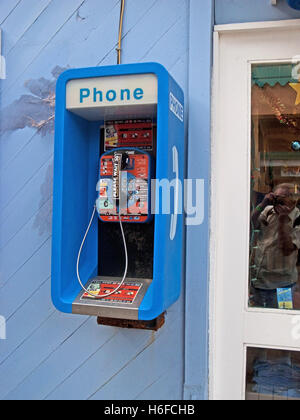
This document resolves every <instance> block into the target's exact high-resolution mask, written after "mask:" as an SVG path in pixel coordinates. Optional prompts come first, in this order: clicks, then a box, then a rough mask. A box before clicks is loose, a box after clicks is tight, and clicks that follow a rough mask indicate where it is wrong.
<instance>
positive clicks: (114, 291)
mask: <svg viewBox="0 0 300 420" xmlns="http://www.w3.org/2000/svg"><path fill="white" fill-rule="evenodd" d="M95 214H96V205H94V211H93V214H92V217H91V220H90V223H89V225H88V228H87V230H86V232H85V235H84V237H83V240H82V242H81V246H80V249H79V252H78V257H77V264H76V272H77V279H78V281H79V284H80V286H81V287H82V290H84V291H85V292H86V293H87V294H88V295H90V296H92V297H93V298H94V299H103V298H106V297H108V296H111V295H114V294H115V293H117V292H118V291H119V290H120V289H121V287H122V286H123V284H124V282H125V279H126V277H127V271H128V252H127V244H126V238H125V234H124V229H123V224H122V220H121V214H119V221H120V228H121V233H122V238H123V244H124V251H125V271H124V275H123V278H122V281H121V283H120V284H119V285H118V286H117V287H116V288H115V289H114V290H113V291H112V292H110V293H107V294H105V295H98V296H97V295H95V294H93V293H91V292H90V291H89V290H87V289H86V288H85V287H84V285H83V284H82V281H81V278H80V274H79V263H80V257H81V252H82V248H83V246H84V244H85V241H86V238H87V235H88V233H89V231H90V228H91V226H92V222H93V220H94V217H95Z"/></svg>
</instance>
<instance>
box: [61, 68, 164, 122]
mask: <svg viewBox="0 0 300 420" xmlns="http://www.w3.org/2000/svg"><path fill="white" fill-rule="evenodd" d="M157 98H158V82H157V76H155V75H154V74H134V75H126V76H110V77H95V78H87V79H74V80H70V81H69V82H68V83H67V89H66V106H67V109H68V110H70V111H73V112H75V113H78V114H79V115H80V114H82V113H80V112H76V111H78V110H79V111H80V110H91V111H93V110H97V109H101V108H112V107H119V108H120V107H124V106H128V105H135V106H136V105H157ZM85 114H86V115H87V113H85Z"/></svg>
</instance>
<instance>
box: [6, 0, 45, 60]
mask: <svg viewBox="0 0 300 420" xmlns="http://www.w3.org/2000/svg"><path fill="white" fill-rule="evenodd" d="M51 1H52V0H39V1H36V0H27V2H24V1H22V2H20V3H19V4H18V5H17V7H16V8H15V9H14V10H13V11H12V12H11V14H10V15H9V16H8V17H7V19H6V20H5V22H4V23H3V24H2V25H1V29H2V31H3V34H4V37H5V42H4V44H3V46H4V48H3V52H2V55H4V56H7V54H8V53H9V51H10V50H11V49H12V48H13V46H14V45H15V44H16V43H17V41H18V40H19V39H20V38H21V37H22V35H23V34H24V33H25V32H26V30H27V29H28V28H29V27H30V26H31V25H32V23H33V22H34V21H35V20H36V19H38V17H39V16H40V14H41V13H43V11H44V10H45V9H46V8H47V6H48V5H49V4H50V2H51ZM7 3H9V1H8V2H7ZM1 7H2V6H1Z"/></svg>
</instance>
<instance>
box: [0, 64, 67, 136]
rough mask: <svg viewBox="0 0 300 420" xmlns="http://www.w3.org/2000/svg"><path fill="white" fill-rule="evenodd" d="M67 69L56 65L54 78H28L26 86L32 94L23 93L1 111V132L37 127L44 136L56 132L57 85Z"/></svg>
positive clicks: (53, 73) (53, 72)
mask: <svg viewBox="0 0 300 420" xmlns="http://www.w3.org/2000/svg"><path fill="white" fill-rule="evenodd" d="M65 70H67V68H62V67H59V66H56V67H55V68H54V69H53V70H52V72H51V74H52V75H53V80H47V79H45V78H44V77H41V78H40V79H37V80H28V81H27V82H26V83H25V85H24V86H25V87H26V89H27V90H29V92H30V93H31V95H29V94H28V95H22V96H21V97H20V98H19V99H17V100H16V101H14V102H13V103H12V104H10V105H9V106H7V107H5V108H4V109H3V110H2V111H1V129H0V132H1V133H5V132H9V131H15V130H21V129H23V128H25V127H32V128H35V129H36V130H37V131H38V132H39V133H40V134H41V135H42V136H45V135H46V134H50V133H54V117H55V87H56V81H57V78H58V77H59V75H60V74H61V73H62V72H63V71H65Z"/></svg>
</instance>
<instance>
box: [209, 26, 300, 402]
mask: <svg viewBox="0 0 300 420" xmlns="http://www.w3.org/2000/svg"><path fill="white" fill-rule="evenodd" d="M293 29H296V30H298V29H300V20H298V19H297V20H287V21H276V22H255V23H246V24H233V25H218V26H215V32H214V70H213V95H212V181H211V246H210V255H211V259H210V375H209V378H210V380H209V382H210V383H209V392H210V399H216V398H219V393H218V392H217V381H218V379H217V378H218V372H217V371H216V365H217V352H218V351H220V349H219V348H217V346H219V345H216V343H217V325H218V319H219V318H218V316H219V317H220V314H218V311H217V309H218V304H219V301H220V299H221V298H222V296H221V295H222V287H223V286H224V284H222V282H221V279H222V275H223V273H222V270H221V271H220V268H219V267H218V262H219V261H220V258H221V259H222V253H223V250H222V245H220V242H222V241H220V234H222V228H221V229H220V228H219V225H220V223H219V222H220V209H218V206H219V204H218V205H217V200H220V198H222V192H220V185H219V184H220V179H221V174H220V172H222V168H220V166H221V165H220V159H222V149H221V133H220V121H221V118H222V112H221V111H222V109H221V105H220V95H221V94H220V85H219V76H220V72H221V70H222V69H221V63H220V60H219V57H220V43H221V37H222V36H223V35H225V36H226V34H229V33H234V34H236V35H237V36H238V34H239V33H245V32H248V33H253V31H256V32H257V31H261V33H264V32H265V31H276V33H277V31H287V30H293ZM299 53H300V45H299ZM266 61H268V60H267V59H266V60H265V62H266ZM270 61H271V60H270ZM276 61H277V62H279V61H280V57H278V60H276ZM252 62H253V60H252ZM249 70H250V65H249ZM250 85H251V77H249V90H250ZM250 107H251V95H249V103H248V116H247V118H248V120H249V121H248V122H249V124H248V139H247V141H248V145H247V147H248V153H249V156H250V145H251V124H250V119H251V112H250V109H251V108H250ZM244 111H245V110H244ZM243 124H245V121H244V122H243ZM248 160H249V165H248V167H247V168H245V170H247V171H248V175H249V177H250V159H248ZM242 176H246V175H245V172H244V175H242ZM244 179H245V178H244ZM249 192H250V182H249V191H247V192H246V193H247V194H249ZM244 194H245V192H244ZM248 196H249V197H250V194H249V195H248ZM242 200H244V201H245V196H244V198H243V199H242ZM248 203H249V201H248ZM248 208H249V205H248ZM244 210H245V211H246V212H247V213H248V214H247V217H248V220H249V219H250V212H249V210H248V209H246V207H245V209H244ZM241 211H243V209H242V210H241ZM248 230H249V228H248V226H245V229H244V231H243V232H241V235H246V236H247V241H248V239H249V238H248V236H249V235H248V232H247V231H248ZM245 255H246V254H245ZM245 255H244V256H243V258H242V259H244V260H243V261H242V262H241V263H240V267H241V266H243V269H242V270H243V272H244V273H245V276H247V277H248V261H247V262H245V258H246V256H245ZM221 265H222V261H221ZM244 268H245V270H244ZM246 270H247V272H246ZM245 299H246V297H245ZM243 306H244V308H245V312H246V307H247V302H243ZM229 310H230V308H229ZM259 312H260V313H259ZM248 313H252V315H251V317H248V318H247V317H246V316H245V319H241V320H238V321H236V325H238V326H239V328H243V329H244V330H246V329H249V330H251V331H253V330H255V326H254V327H253V325H252V326H251V323H252V324H254V323H255V322H257V320H259V321H260V320H261V319H262V317H261V311H259V310H255V309H254V310H250V312H249V310H248ZM279 313H282V314H284V315H285V314H286V312H285V311H276V312H274V311H269V312H268V314H264V321H265V326H266V325H267V324H268V322H272V319H273V318H272V317H274V316H277V318H276V322H277V321H278V322H279V324H278V327H279V328H280V320H281V318H278V314H279ZM293 314H295V315H299V312H298V311H295V312H293ZM251 328H252V329H251ZM234 333H235V332H233V334H234ZM218 335H220V331H218ZM250 335H251V334H250ZM260 339H262V335H261V337H259V334H258V336H257V337H254V336H253V338H250V341H249V342H247V344H248V343H255V342H257V343H259V342H260ZM219 342H220V340H219ZM263 343H264V344H263V345H261V346H260V347H266V348H268V347H270V348H272V347H273V346H272V338H270V342H269V343H268V340H266V339H265V337H264V340H263ZM286 343H288V337H286ZM285 348H288V346H285ZM293 348H294V347H293ZM291 349H292V348H291ZM245 354H246V346H244V355H243V359H244V362H243V365H244V366H243V378H244V377H245V371H246V360H245V359H246V358H245ZM241 357H242V356H241ZM237 363H239V364H240V366H241V360H239V361H237ZM219 366H220V364H219ZM235 379H238V381H240V380H241V375H237V377H236V378H235ZM233 380H234V379H233ZM229 382H230V380H229ZM228 386H230V383H229V384H228ZM240 386H241V395H240V397H241V399H244V398H245V389H244V388H245V387H244V379H243V380H241V383H240Z"/></svg>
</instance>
